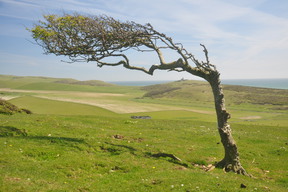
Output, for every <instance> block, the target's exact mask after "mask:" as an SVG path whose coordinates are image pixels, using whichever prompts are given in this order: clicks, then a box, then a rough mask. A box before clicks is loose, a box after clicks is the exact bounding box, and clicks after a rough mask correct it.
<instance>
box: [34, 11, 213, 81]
mask: <svg viewBox="0 0 288 192" xmlns="http://www.w3.org/2000/svg"><path fill="white" fill-rule="evenodd" d="M44 19H45V21H39V23H37V24H35V26H34V27H33V28H32V29H30V31H31V32H32V36H33V38H34V39H35V40H36V42H37V43H38V44H39V45H40V46H41V47H43V49H44V51H45V53H47V54H50V53H52V54H55V55H64V56H68V57H69V59H70V61H71V62H79V61H84V62H90V61H95V62H97V63H98V66H99V67H102V66H103V65H110V66H116V65H123V66H124V67H126V68H128V69H135V70H140V71H143V72H145V73H147V74H150V75H153V72H154V71H155V70H156V69H160V70H170V71H173V70H174V71H187V72H189V73H192V74H194V75H197V76H199V77H202V78H204V79H206V78H207V75H206V74H208V73H211V72H216V68H215V66H214V65H212V64H210V61H209V58H208V51H207V49H206V47H205V46H204V45H201V44H200V45H201V46H202V47H203V49H204V53H205V57H206V61H199V60H197V59H196V58H195V57H194V55H192V54H191V53H189V52H188V51H187V50H186V49H185V48H183V46H182V44H181V43H174V42H173V41H172V39H171V38H170V37H167V36H166V35H165V34H163V33H159V32H158V31H156V30H155V29H154V28H153V27H152V25H151V24H149V23H148V24H145V25H141V24H137V23H135V22H133V21H126V22H121V21H119V20H116V19H114V18H112V17H109V16H106V15H100V16H83V15H79V14H74V15H69V14H65V15H63V16H58V15H45V16H44ZM129 49H133V50H135V51H139V52H149V51H154V52H156V53H157V56H158V58H159V64H158V65H152V66H151V67H150V68H149V69H145V68H143V67H139V66H133V65H131V64H130V61H129V58H128V57H127V56H126V55H125V54H124V53H123V52H125V51H127V50H129ZM165 49H170V50H173V51H175V52H176V53H178V54H179V56H180V58H179V59H178V60H177V61H173V62H170V63H166V62H165V59H164V57H163V52H162V51H163V50H165ZM109 57H117V58H118V61H117V62H114V63H111V62H110V63H109V62H107V61H106V60H105V59H106V58H109ZM191 63H193V64H194V66H192V65H190V64H191Z"/></svg>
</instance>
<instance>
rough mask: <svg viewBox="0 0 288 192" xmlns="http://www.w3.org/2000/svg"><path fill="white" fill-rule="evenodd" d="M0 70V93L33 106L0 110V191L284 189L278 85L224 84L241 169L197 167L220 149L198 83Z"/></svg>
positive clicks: (209, 103)
mask: <svg viewBox="0 0 288 192" xmlns="http://www.w3.org/2000/svg"><path fill="white" fill-rule="evenodd" d="M3 78H4V77H2V76H1V78H0V80H1V82H4V81H5V82H6V88H12V89H9V90H8V89H1V91H0V92H1V96H2V97H4V98H5V97H6V98H13V97H14V98H13V99H11V100H9V102H11V103H13V104H15V105H16V106H18V107H20V108H27V109H29V110H31V111H32V112H33V114H31V115H25V114H14V115H10V116H8V115H3V114H0V145H1V146H0V149H1V150H0V162H1V163H0V191H3V192H8V191H9V192H10V191H11V192H14V191H15V192H16V191H17V192H18V191H24V192H26V191H27V192H28V191H29V192H30V191H78V192H79V191H82V192H84V191H89V192H90V191H95V192H102V191H103V192H106V191H117V192H119V191H120V192H121V191H123V192H124V191H125V192H126V191H137V192H138V191H139V192H141V191H165V192H166V191H277V192H278V191H279V192H282V191H283V192H284V191H287V190H288V179H287V178H288V177H287V176H288V169H287V167H288V162H287V157H288V151H287V141H288V121H287V119H288V114H287V110H285V109H286V107H287V97H288V94H287V92H286V91H285V90H283V91H280V90H273V89H258V88H257V89H255V88H249V87H241V86H225V89H224V91H225V96H226V100H227V102H228V106H227V108H228V110H229V111H230V112H231V113H232V119H231V121H230V122H231V126H232V130H233V136H234V138H235V140H236V141H237V144H238V148H239V152H240V157H241V162H242V164H243V166H244V167H245V168H246V170H247V171H248V173H250V174H252V175H253V176H254V178H249V177H245V176H241V175H235V174H233V173H224V172H223V170H221V169H214V170H212V171H209V172H206V171H205V168H207V166H209V165H210V164H213V163H215V162H216V161H220V160H221V158H222V157H223V155H224V154H223V147H222V146H221V144H220V137H219V135H218V132H217V128H216V122H215V120H216V117H215V114H214V113H215V112H214V106H213V100H212V99H211V92H210V88H209V86H208V85H207V84H205V83H204V82H201V81H182V82H173V83H170V84H163V85H155V86H148V87H120V86H119V87H118V86H102V85H97V86H95V85H93V86H91V85H79V84H75V83H73V82H74V80H67V81H69V82H70V83H67V82H66V84H65V85H64V84H63V82H62V83H57V82H55V81H60V80H59V79H57V80H56V79H51V78H47V79H45V78H43V79H41V78H40V79H39V78H36V77H32V78H30V77H27V79H26V78H24V79H25V80H24V79H23V82H22V83H21V81H20V80H19V81H18V80H17V78H16V79H14V80H11V79H10V80H9V78H11V77H6V76H5V78H6V80H5V78H4V79H3ZM65 81H66V80H65ZM71 82H72V83H71ZM76 82H77V81H76ZM37 83H39V84H42V85H47V87H44V88H43V87H41V86H40V85H39V86H36V84H37ZM0 85H1V88H5V86H3V84H0ZM8 85H9V86H8ZM49 86H50V87H49ZM57 86H63V87H65V86H66V87H69V86H71V87H69V88H68V89H67V90H66V91H63V90H62V88H61V87H57ZM20 87H22V88H23V87H24V88H25V89H24V88H23V89H20ZM118 88H119V90H118ZM37 89H39V90H37ZM83 90H84V91H83ZM105 91H106V92H105ZM257 98H258V99H257ZM68 101H71V102H68ZM266 101H267V102H266ZM83 103H86V104H83ZM88 104H89V105H88ZM107 109H109V110H107ZM113 111H114V112H113ZM119 111H120V112H121V113H120V112H119ZM116 112H117V113H116ZM132 115H149V116H151V117H152V119H145V120H144V119H143V120H141V119H131V118H130V116H132ZM159 153H166V154H173V155H174V156H177V157H178V158H180V159H181V161H177V160H175V159H172V158H170V157H157V154H159ZM241 184H242V186H243V185H245V186H246V188H241V187H240V186H241Z"/></svg>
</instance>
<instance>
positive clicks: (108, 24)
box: [28, 14, 148, 60]
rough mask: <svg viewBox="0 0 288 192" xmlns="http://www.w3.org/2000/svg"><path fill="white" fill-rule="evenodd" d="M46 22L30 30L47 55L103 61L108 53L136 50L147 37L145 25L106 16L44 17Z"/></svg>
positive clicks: (39, 23) (41, 22)
mask: <svg viewBox="0 0 288 192" xmlns="http://www.w3.org/2000/svg"><path fill="white" fill-rule="evenodd" d="M44 19H45V21H39V22H38V23H37V24H35V26H34V27H33V28H32V29H28V30H29V31H30V32H31V34H32V37H33V38H34V39H35V40H36V42H38V44H39V45H41V46H42V47H43V48H44V50H45V52H46V53H53V54H56V55H66V56H67V55H68V56H69V57H70V58H77V57H78V56H80V55H81V56H83V57H87V59H88V60H89V59H96V58H98V57H99V59H102V58H103V57H106V56H109V55H110V54H109V53H108V52H109V51H113V52H114V51H121V50H123V49H126V48H131V47H137V46H139V45H141V44H143V42H145V41H147V37H148V35H147V33H146V31H145V27H144V26H142V25H139V24H136V23H134V22H120V21H118V20H115V19H113V18H112V17H108V16H104V15H102V16H83V15H78V14H74V15H69V14H64V15H63V16H58V15H45V16H44ZM104 53H105V54H104ZM98 55H99V56H98ZM90 56H91V57H90Z"/></svg>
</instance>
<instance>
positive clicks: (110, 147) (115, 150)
mask: <svg viewBox="0 0 288 192" xmlns="http://www.w3.org/2000/svg"><path fill="white" fill-rule="evenodd" d="M105 144H106V146H104V145H102V146H101V147H100V148H101V150H102V151H105V152H109V153H111V155H120V154H121V153H124V152H129V153H130V154H132V155H135V156H142V157H144V158H155V159H161V160H165V161H168V162H170V163H173V164H176V165H180V166H183V167H186V168H187V167H189V166H188V164H187V163H184V162H183V161H182V160H181V159H179V158H177V157H176V156H175V155H173V154H167V153H151V152H141V151H139V150H137V149H135V148H134V147H131V146H127V145H119V144H114V143H108V142H105ZM137 151H138V154H137V153H136V152H137Z"/></svg>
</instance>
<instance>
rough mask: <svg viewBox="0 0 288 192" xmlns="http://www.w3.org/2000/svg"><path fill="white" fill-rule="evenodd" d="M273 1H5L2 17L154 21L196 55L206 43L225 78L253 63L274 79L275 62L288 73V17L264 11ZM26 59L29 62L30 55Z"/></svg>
mask: <svg viewBox="0 0 288 192" xmlns="http://www.w3.org/2000/svg"><path fill="white" fill-rule="evenodd" d="M269 1H270V0H254V1H251V0H242V1H239V0H201V1H199V0H178V1H175V0H146V1H135V0H97V1H94V0H55V1H44V0H38V1H35V0H21V1H20V0H18V1H16V0H0V3H1V4H0V15H2V16H9V17H16V18H21V19H26V20H28V21H29V22H32V20H33V21H35V20H38V19H40V18H41V15H42V14H43V13H60V14H61V13H62V12H63V11H72V12H73V11H78V12H82V13H87V14H107V15H111V16H113V17H115V18H118V19H121V20H134V21H136V22H138V23H141V24H144V23H147V22H149V23H151V24H152V25H153V26H154V27H155V28H156V29H157V30H159V31H160V32H164V33H166V34H167V35H168V36H171V37H172V38H173V39H174V41H175V42H180V43H183V45H184V46H185V47H186V48H187V49H188V50H191V51H192V52H193V53H195V55H196V57H199V58H203V52H202V49H201V47H200V46H199V43H204V44H205V45H206V46H207V48H208V50H209V54H210V56H211V59H210V60H211V61H214V62H213V63H215V64H216V65H219V67H218V68H219V69H220V70H221V71H223V72H222V74H223V76H231V74H233V73H235V70H234V69H233V67H234V68H235V67H237V74H234V76H235V75H236V76H237V75H238V76H241V75H242V76H245V75H248V74H247V72H246V71H247V68H249V67H250V69H251V72H249V74H250V75H249V77H250V76H251V75H252V74H253V73H259V71H261V74H258V76H259V77H260V76H261V77H262V76H263V75H266V76H267V77H269V65H271V63H273V61H277V62H274V63H273V65H274V66H275V71H274V72H273V74H274V75H273V77H274V76H275V74H276V73H277V72H278V73H279V74H280V73H281V74H282V77H283V76H285V75H284V74H283V72H282V71H283V70H284V67H283V66H286V63H287V62H286V50H288V38H287V34H288V19H287V18H285V17H280V15H281V14H273V13H271V11H270V12H264V9H263V8H262V7H263V6H262V5H264V4H265V3H267V2H269ZM261 6H262V7H261ZM260 7H261V8H260ZM282 15H283V14H282ZM0 22H1V21H0ZM17 27H20V26H19V25H16V24H13V23H11V24H7V23H1V28H3V29H5V30H4V31H2V33H1V35H17V33H18V32H17ZM19 31H21V30H19ZM4 33H5V34H4ZM23 34H24V33H22V34H20V33H19V36H21V37H24V36H27V34H24V35H23ZM23 59H25V58H23ZM137 59H139V61H138V62H135V63H137V64H140V65H145V66H146V65H148V64H150V63H151V62H152V60H147V62H146V61H144V60H145V59H146V58H145V56H137V57H136V56H134V60H137ZM173 59H174V58H173ZM26 60H27V62H28V61H29V59H28V58H26ZM167 60H169V59H167ZM11 62H14V60H11ZM30 62H31V61H30ZM154 63H157V61H155V62H153V64H154ZM252 66H253V67H252ZM86 67H87V66H86ZM253 70H254V71H253ZM270 76H271V75H270ZM167 77H169V76H167ZM125 78H126V76H125Z"/></svg>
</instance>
